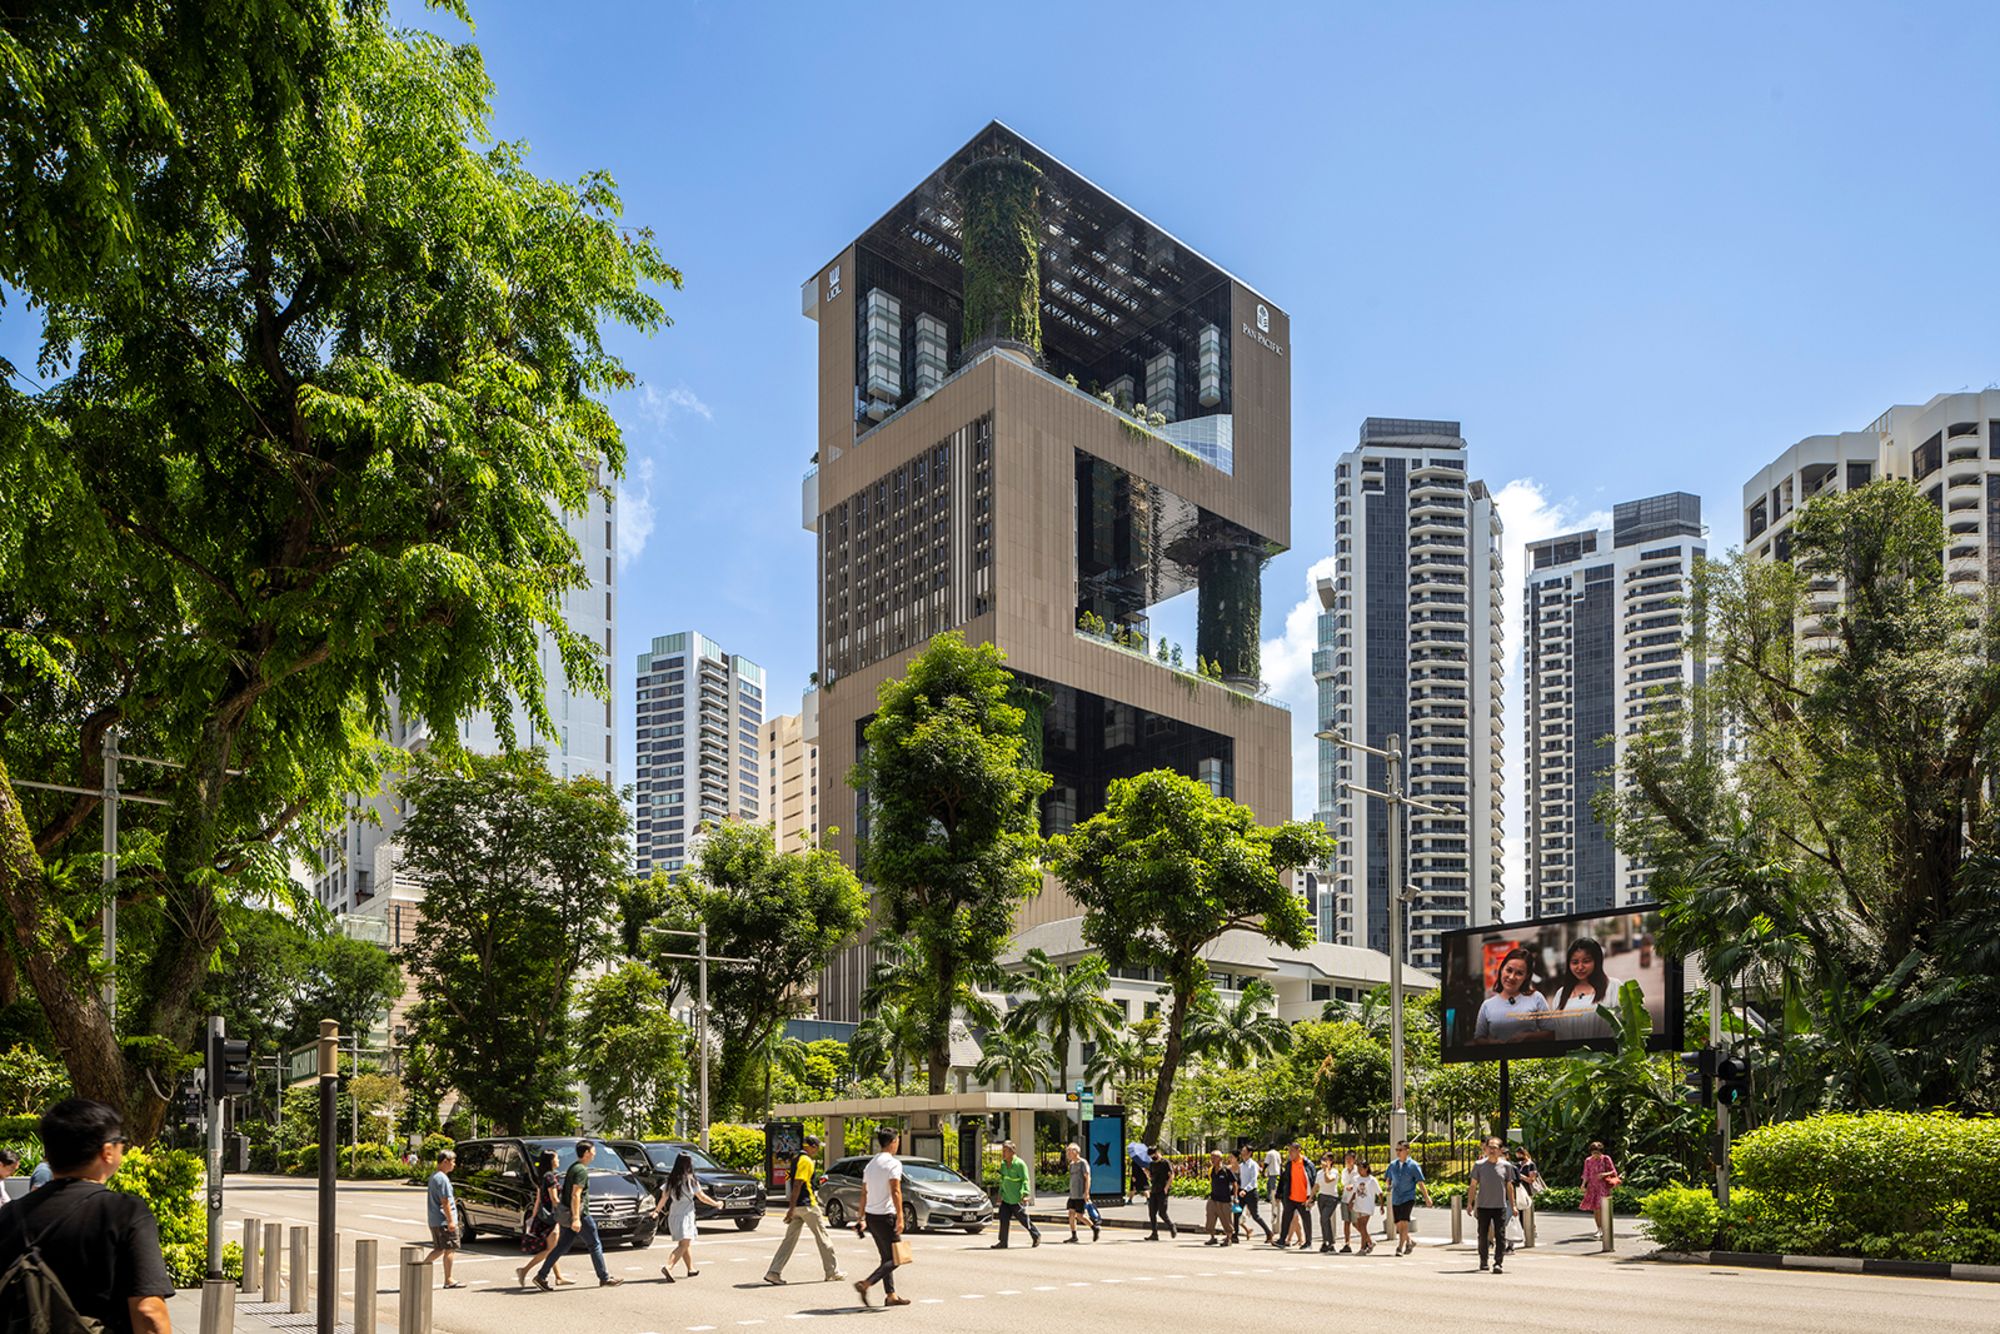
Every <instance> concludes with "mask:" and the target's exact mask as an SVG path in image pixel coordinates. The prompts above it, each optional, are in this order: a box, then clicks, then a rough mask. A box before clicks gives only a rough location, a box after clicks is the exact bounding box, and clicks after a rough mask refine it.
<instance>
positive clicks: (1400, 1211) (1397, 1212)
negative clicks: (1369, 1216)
mask: <svg viewBox="0 0 2000 1334" xmlns="http://www.w3.org/2000/svg"><path fill="white" fill-rule="evenodd" d="M1416 1204H1417V1202H1416V1201H1415V1200H1404V1201H1403V1202H1402V1203H1401V1204H1392V1205H1390V1206H1389V1211H1390V1213H1391V1214H1392V1215H1393V1216H1394V1218H1395V1220H1396V1221H1397V1222H1398V1223H1407V1222H1409V1221H1410V1210H1412V1209H1414V1208H1415V1207H1416Z"/></svg>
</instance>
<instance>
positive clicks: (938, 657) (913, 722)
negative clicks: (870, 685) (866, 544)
mask: <svg viewBox="0 0 2000 1334" xmlns="http://www.w3.org/2000/svg"><path fill="white" fill-rule="evenodd" d="M1002 661H1003V655H1002V654H1001V652H1000V650H999V649H998V648H996V647H994V646H993V645H991V644H978V645H971V644H967V643H966V642H965V639H964V637H963V636H962V635H960V634H959V633H958V632H956V631H952V632H949V633H946V634H941V635H939V636H937V637H936V638H934V639H932V640H931V642H930V645H929V647H928V648H926V649H925V650H924V651H923V652H922V653H920V654H918V655H917V656H916V658H914V659H913V660H912V661H911V663H910V666H909V669H908V670H907V671H906V672H905V673H904V674H903V675H902V676H901V677H898V678H894V679H891V680H888V681H885V682H883V684H882V688H881V690H880V692H879V694H878V696H877V698H878V701H879V707H878V709H877V710H876V713H875V716H874V718H873V719H872V720H870V722H869V724H868V727H867V731H866V733H865V738H866V739H865V745H864V747H863V750H862V754H861V758H860V761H859V762H858V763H857V764H856V765H855V766H854V769H853V772H852V773H851V774H850V775H849V778H848V781H849V783H851V784H852V785H853V786H854V787H855V788H857V789H859V790H860V791H861V792H862V793H863V798H864V800H865V802H866V806H867V828H866V830H865V833H864V834H863V836H862V838H861V840H860V854H861V857H860V860H861V872H862V875H863V876H864V877H865V878H866V879H867V880H868V882H869V883H870V884H872V885H873V886H874V887H875V889H876V892H877V896H878V901H879V903H880V911H881V912H882V914H883V916H884V918H885V925H886V926H887V927H888V929H889V930H890V931H892V932H894V933H896V934H898V935H903V936H907V937H908V938H909V940H910V942H911V944H912V945H913V946H914V948H915V949H916V951H917V953H918V954H919V956H920V957H921V958H922V959H923V960H924V962H925V965H926V968H925V972H924V978H925V982H924V985H923V986H921V987H920V988H918V989H916V990H915V991H913V992H912V994H910V995H908V996H907V997H906V998H905V1005H906V1008H907V1009H908V1011H909V1013H910V1014H911V1015H912V1016H913V1018H914V1020H915V1022H916V1024H917V1026H918V1028H919V1031H920V1032H921V1033H922V1034H923V1037H922V1041H923V1044H924V1048H925V1050H926V1052H927V1053H928V1064H929V1068H930V1089H931V1092H933V1093H942V1092H944V1090H945V1081H946V1078H947V1076H948V1075H949V1073H950V1070H951V1035H952V1026H953V1023H954V1012H955V1009H956V1007H957V1003H958V1002H959V1000H960V996H961V990H962V987H963V985H964V981H965V977H966V973H967V970H968V969H979V968H987V969H990V968H991V967H992V966H993V964H994V962H995V960H996V959H998V957H999V955H1000V952H1001V950H1003V949H1004V948H1005V947H1006V942H1007V939H1008V936H1009V935H1010V933H1011V932H1012V930H1013V924H1014V910H1015V908H1016V907H1017V906H1019V905H1020V903H1021V902H1022V901H1023V900H1025V899H1027V898H1028V897H1029V896H1031V895H1033V894H1034V893H1036V892H1037V891H1038V890H1039V889H1040V888H1041V873H1040V868H1039V866H1038V865H1037V862H1036V856H1037V854H1038V852H1039V850H1040V847H1041V807H1040V798H1041V795H1042V793H1043V792H1045V791H1047V790H1048V786H1049V776H1048V775H1047V774H1045V773H1042V772H1041V771H1039V770H1038V769H1035V768H1033V767H1032V765H1031V761H1030V757H1031V756H1032V755H1034V754H1037V753H1039V747H1040V737H1039V736H1036V737H1034V738H1033V739H1032V742H1031V739H1030V738H1029V737H1028V736H1027V728H1028V719H1029V716H1030V715H1029V713H1028V711H1027V710H1025V709H1023V708H1021V707H1020V706H1019V704H1017V703H1016V702H1015V699H1014V692H1015V683H1014V677H1013V675H1012V673H1010V672H1008V671H1007V669H1006V668H1005V667H1004V666H1002V665H1001V663H1002ZM1031 745H1032V748H1031Z"/></svg>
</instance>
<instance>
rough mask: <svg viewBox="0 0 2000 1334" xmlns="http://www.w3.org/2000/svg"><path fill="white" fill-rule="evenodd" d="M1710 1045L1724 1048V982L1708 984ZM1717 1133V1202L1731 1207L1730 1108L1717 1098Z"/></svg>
mask: <svg viewBox="0 0 2000 1334" xmlns="http://www.w3.org/2000/svg"><path fill="white" fill-rule="evenodd" d="M1704 971H1705V970H1704ZM1708 1045H1709V1046H1710V1047H1713V1048H1714V1049H1715V1050H1716V1051H1718V1052H1719V1051H1721V1050H1722V984H1721V983H1720V982H1714V981H1711V982H1710V983H1709V984H1708ZM1715 1134H1716V1141H1717V1143H1718V1144H1719V1146H1720V1147H1721V1149H1722V1152H1721V1153H1719V1154H1717V1155H1716V1158H1715V1202H1716V1204H1718V1205H1720V1206H1722V1207H1723V1208H1725V1209H1726V1208H1728V1207H1729V1108H1727V1107H1725V1106H1724V1105H1723V1103H1722V1099H1720V1098H1717V1099H1716V1100H1715Z"/></svg>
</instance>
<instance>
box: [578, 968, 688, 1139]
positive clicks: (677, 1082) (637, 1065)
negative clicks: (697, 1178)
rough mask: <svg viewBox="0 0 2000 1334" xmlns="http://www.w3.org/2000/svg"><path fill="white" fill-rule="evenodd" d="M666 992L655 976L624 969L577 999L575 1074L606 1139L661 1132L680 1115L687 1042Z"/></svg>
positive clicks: (597, 982) (595, 982)
mask: <svg viewBox="0 0 2000 1334" xmlns="http://www.w3.org/2000/svg"><path fill="white" fill-rule="evenodd" d="M666 991H667V984H666V983H665V981H663V980H662V979H661V977H660V975H659V974H658V973H656V972H654V971H653V970H652V969H651V968H648V967H647V966H646V965H645V964H643V963H635V962H629V961H628V962H626V963H623V964H621V965H619V966H618V967H617V968H614V969H613V970H611V971H610V972H608V973H606V974H604V975H603V976H602V977H596V978H592V979H591V980H590V981H589V982H586V983H585V984H584V985H583V988H582V990H581V992H580V994H579V996H578V1005H579V1009H580V1010H581V1011H582V1014H583V1025H582V1035H583V1038H584V1040H583V1041H581V1042H579V1043H578V1044H577V1048H576V1072H577V1075H578V1076H579V1077H580V1078H581V1079H582V1080H583V1085H584V1087H585V1088H587V1089H589V1090H590V1099H591V1101H592V1102H593V1103H594V1104H596V1107H597V1114H598V1117H599V1120H600V1121H601V1122H602V1124H603V1126H604V1128H605V1129H607V1130H609V1131H611V1132H612V1133H613V1134H624V1135H649V1134H657V1133H661V1132H664V1131H668V1130H670V1129H672V1127H673V1124H674V1117H675V1114H676V1113H677V1112H678V1111H679V1110H680V1106H681V1091H682V1090H683V1089H684V1088H685V1087H686V1085H687V1077H688V1060H689V1057H688V1051H689V1045H690V1040H689V1035H688V1031H687V1028H686V1026H685V1025H683V1024H682V1023H681V1022H680V1021H679V1020H677V1019H675V1018H674V1017H673V1015H672V1013H671V1012H670V1011H669V1009H668V1005H667V999H666Z"/></svg>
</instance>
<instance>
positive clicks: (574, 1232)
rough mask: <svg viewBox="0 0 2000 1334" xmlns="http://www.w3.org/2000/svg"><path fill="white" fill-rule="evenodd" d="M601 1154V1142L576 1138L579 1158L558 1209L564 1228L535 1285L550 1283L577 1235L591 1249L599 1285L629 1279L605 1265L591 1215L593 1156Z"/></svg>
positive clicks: (608, 1285)
mask: <svg viewBox="0 0 2000 1334" xmlns="http://www.w3.org/2000/svg"><path fill="white" fill-rule="evenodd" d="M596 1156H597V1146H596V1145H595V1144H592V1143H591V1142H590V1141H589V1140H587V1139H580V1140H578V1141H577V1142H576V1161H575V1162H573V1163H571V1164H570V1168H569V1171H567V1172H565V1173H563V1190H562V1205H561V1206H560V1207H558V1208H557V1210H556V1221H557V1222H558V1223H560V1224H561V1225H562V1231H561V1233H560V1234H559V1235H558V1236H557V1238H556V1244H555V1249H554V1250H552V1251H550V1252H549V1258H548V1259H547V1260H545V1261H544V1262H543V1263H542V1268H541V1272H540V1273H538V1274H536V1275H535V1286H536V1287H538V1288H540V1289H541V1290H542V1291H543V1292H549V1291H552V1289H551V1288H550V1287H549V1271H550V1270H551V1269H554V1268H555V1267H556V1261H558V1260H560V1259H562V1258H563V1256H565V1255H567V1254H569V1248H570V1247H572V1246H574V1245H575V1244H576V1242H577V1238H579V1237H581V1238H582V1239H583V1244H584V1245H585V1247H587V1248H588V1249H589V1251H590V1263H591V1267H592V1268H594V1269H595V1270H597V1283H598V1286H599V1287H604V1288H615V1287H617V1286H618V1285H619V1284H620V1283H623V1282H624V1281H625V1280H624V1279H622V1278H613V1277H612V1276H611V1271H610V1270H609V1269H607V1268H605V1265H604V1239H603V1238H601V1237H599V1236H598V1235H597V1220H596V1219H594V1218H592V1217H591V1216H590V1160H591V1159H592V1158H594V1157H596Z"/></svg>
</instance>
